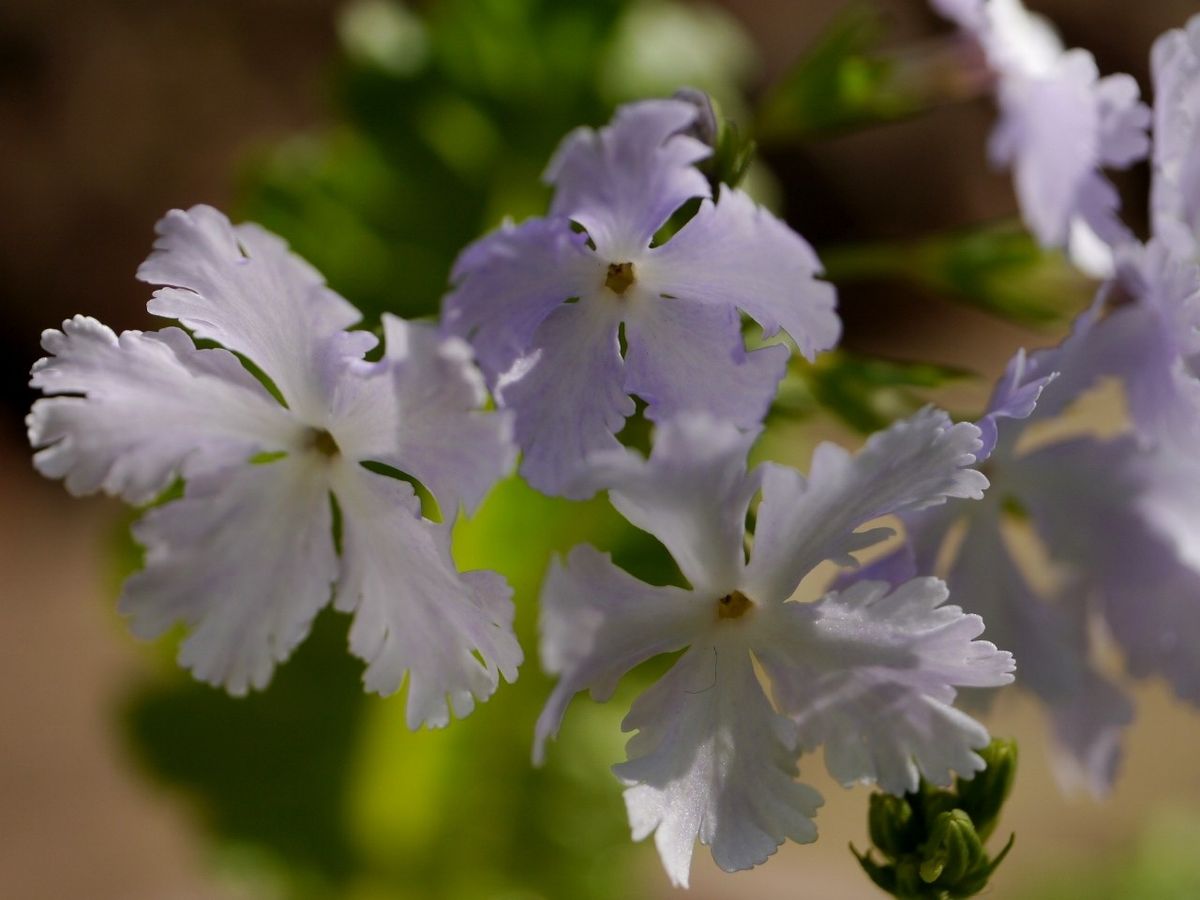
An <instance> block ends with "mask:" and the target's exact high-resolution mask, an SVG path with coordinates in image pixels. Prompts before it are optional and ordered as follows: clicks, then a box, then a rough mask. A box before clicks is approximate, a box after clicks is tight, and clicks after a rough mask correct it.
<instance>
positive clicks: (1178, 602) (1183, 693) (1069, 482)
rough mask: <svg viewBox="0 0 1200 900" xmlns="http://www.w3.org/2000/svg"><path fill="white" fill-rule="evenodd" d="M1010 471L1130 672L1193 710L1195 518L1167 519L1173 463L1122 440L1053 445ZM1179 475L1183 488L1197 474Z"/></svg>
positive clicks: (1199, 623)
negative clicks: (1157, 679) (1163, 685)
mask: <svg viewBox="0 0 1200 900" xmlns="http://www.w3.org/2000/svg"><path fill="white" fill-rule="evenodd" d="M1157 466H1168V468H1167V469H1166V470H1164V471H1155V469H1156V467H1157ZM1014 468H1015V472H1014V484H1015V485H1016V487H1017V489H1018V490H1019V498H1020V500H1021V502H1022V503H1023V504H1025V505H1026V507H1027V508H1028V509H1029V511H1030V514H1031V515H1032V517H1033V521H1034V523H1035V525H1036V527H1037V530H1038V533H1039V534H1040V535H1041V537H1042V539H1043V541H1044V542H1045V544H1046V546H1047V547H1048V548H1049V550H1050V552H1051V554H1052V556H1054V558H1056V559H1058V560H1061V561H1063V562H1066V563H1068V564H1071V565H1073V566H1074V567H1075V568H1076V570H1077V571H1078V572H1079V573H1080V577H1081V579H1082V581H1083V585H1082V587H1081V588H1080V589H1079V591H1080V593H1085V592H1086V593H1088V594H1090V595H1091V596H1092V597H1093V598H1094V599H1095V601H1096V604H1097V606H1098V608H1099V609H1100V610H1101V611H1102V612H1103V614H1104V616H1105V619H1106V620H1107V622H1108V625H1109V630H1110V632H1111V633H1112V635H1113V638H1114V639H1115V640H1116V642H1117V644H1118V645H1119V646H1120V647H1121V648H1122V649H1123V650H1124V651H1125V655H1126V660H1127V664H1128V666H1129V669H1130V671H1131V672H1132V673H1133V674H1135V675H1138V676H1142V677H1144V676H1147V675H1152V674H1158V675H1162V676H1163V677H1164V678H1166V679H1167V680H1168V682H1169V683H1170V684H1171V686H1172V688H1173V689H1174V690H1175V692H1176V693H1177V694H1178V695H1179V696H1180V697H1181V698H1182V699H1185V700H1187V701H1189V702H1191V703H1193V704H1195V705H1198V706H1200V570H1197V569H1196V568H1194V567H1193V566H1192V565H1190V564H1189V562H1188V557H1189V555H1190V554H1189V552H1188V548H1189V547H1194V546H1195V545H1194V543H1193V542H1194V541H1196V537H1195V535H1196V529H1197V527H1198V526H1200V518H1198V517H1197V516H1196V514H1195V513H1193V514H1191V515H1190V516H1189V515H1187V514H1186V513H1184V512H1183V511H1182V509H1181V507H1180V506H1179V505H1178V504H1176V505H1175V506H1174V507H1173V508H1174V511H1175V513H1176V515H1174V516H1170V515H1166V514H1165V510H1166V508H1167V507H1165V506H1164V505H1163V504H1164V503H1165V501H1164V499H1163V495H1164V491H1165V490H1166V489H1167V488H1166V485H1167V483H1168V481H1169V479H1170V475H1171V468H1172V467H1171V463H1170V462H1169V461H1168V460H1166V459H1164V458H1163V457H1161V456H1158V455H1156V454H1148V453H1147V451H1145V449H1144V448H1143V447H1142V446H1140V445H1139V443H1138V442H1137V441H1136V440H1134V439H1132V438H1123V439H1119V440H1113V441H1107V442H1100V441H1094V440H1078V441H1071V442H1066V443H1062V444H1056V445H1054V446H1052V447H1049V448H1046V449H1043V450H1039V451H1037V452H1035V453H1031V454H1029V455H1027V456H1025V457H1022V458H1021V460H1020V461H1019V465H1018V466H1015V467H1014ZM1176 471H1179V472H1180V473H1181V474H1184V476H1185V478H1190V477H1193V476H1194V472H1195V466H1194V465H1184V466H1183V467H1182V469H1176ZM1159 478H1165V479H1167V480H1168V481H1163V482H1161V483H1158V482H1157V479H1159ZM1177 490H1182V491H1187V490H1190V487H1189V486H1188V485H1187V482H1186V481H1185V482H1184V485H1183V486H1181V487H1179V488H1177Z"/></svg>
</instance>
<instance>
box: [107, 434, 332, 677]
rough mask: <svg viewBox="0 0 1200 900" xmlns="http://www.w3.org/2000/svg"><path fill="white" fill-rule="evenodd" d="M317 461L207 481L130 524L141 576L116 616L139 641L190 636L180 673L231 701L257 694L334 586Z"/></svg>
mask: <svg viewBox="0 0 1200 900" xmlns="http://www.w3.org/2000/svg"><path fill="white" fill-rule="evenodd" d="M322 465H323V460H321V459H320V458H318V457H317V456H316V455H315V454H296V455H294V456H290V457H288V458H286V459H282V460H276V461H275V462H272V463H268V464H263V465H246V466H240V467H238V468H235V469H232V470H230V469H227V470H224V471H220V472H210V473H206V474H204V475H202V476H200V477H197V478H194V479H192V480H190V481H189V482H188V485H187V492H186V494H185V495H184V497H183V499H181V500H176V501H174V502H172V503H168V504H167V505H165V506H160V507H157V508H155V509H152V510H150V512H148V513H147V514H146V515H145V516H144V517H143V518H142V520H141V521H139V522H138V523H137V525H135V526H134V537H135V538H136V539H137V541H138V543H140V544H142V545H143V546H144V547H145V548H146V567H145V569H144V570H143V571H141V572H139V573H137V574H136V575H134V576H133V577H131V578H130V579H129V581H128V582H126V585H125V590H124V594H123V595H122V597H121V603H120V610H121V612H122V613H123V614H124V615H127V616H129V617H130V620H131V622H130V625H131V627H132V629H133V631H134V633H135V634H137V635H138V636H139V637H144V638H152V637H157V636H159V635H161V634H163V633H164V632H165V631H167V630H168V629H170V628H171V627H172V626H173V625H174V624H175V623H177V622H183V623H185V624H186V625H187V626H189V628H190V629H191V633H190V634H189V635H188V637H187V638H186V639H185V640H184V642H183V644H182V646H181V647H180V651H179V662H180V665H182V666H184V667H185V668H187V669H190V670H191V671H192V674H194V675H195V676H196V678H198V679H200V680H201V681H205V682H208V683H209V684H212V685H218V686H223V687H225V689H226V690H228V691H229V692H230V693H231V694H235V695H241V694H245V693H246V692H247V691H248V690H249V689H251V688H254V689H260V690H261V689H262V688H264V687H266V685H267V683H268V682H269V681H270V679H271V674H272V672H273V671H274V669H275V665H276V664H277V663H280V662H283V661H284V660H285V659H287V658H288V656H289V655H290V654H291V652H292V650H294V649H295V647H296V646H297V645H298V644H299V643H300V642H301V641H302V640H303V639H304V638H305V636H306V635H307V634H308V630H309V627H310V625H311V624H312V620H313V618H314V617H315V616H316V614H317V612H318V611H319V610H320V609H321V607H323V606H324V605H325V604H326V603H328V602H329V597H330V590H331V587H332V584H333V582H334V581H335V579H336V578H337V565H338V563H337V555H336V553H335V551H334V545H333V515H332V511H331V508H330V500H329V482H328V479H327V478H326V477H325V475H324V472H323V471H322V469H321V467H322Z"/></svg>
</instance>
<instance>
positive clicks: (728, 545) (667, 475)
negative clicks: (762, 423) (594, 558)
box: [592, 416, 759, 601]
mask: <svg viewBox="0 0 1200 900" xmlns="http://www.w3.org/2000/svg"><path fill="white" fill-rule="evenodd" d="M758 433H759V431H758V429H754V430H752V431H748V432H743V431H740V430H738V429H737V428H736V427H734V426H733V425H731V424H729V423H728V422H723V421H720V420H717V419H713V418H710V417H708V416H681V417H679V418H677V419H672V420H671V421H669V422H667V423H664V424H662V425H660V426H658V429H657V431H656V433H655V437H654V448H653V450H652V452H651V454H650V458H649V459H648V460H643V459H642V458H641V457H640V456H638V455H636V454H633V453H623V454H614V455H613V456H609V457H605V456H600V457H593V461H592V465H593V466H594V470H593V475H594V477H595V478H596V479H597V481H598V482H599V483H602V484H605V485H607V486H610V487H611V490H610V491H609V498H610V499H611V500H612V504H613V506H615V507H616V508H617V510H618V511H619V512H620V513H621V515H623V516H624V517H625V518H626V519H628V520H629V521H630V522H632V523H633V524H634V525H636V526H637V527H638V528H641V529H643V530H645V531H648V532H650V534H652V535H654V536H655V537H656V538H658V539H659V540H660V541H662V543H663V544H664V545H665V546H666V548H667V549H668V550H669V551H670V552H671V556H673V557H674V558H675V561H676V562H677V563H678V564H679V568H680V570H681V571H682V572H683V574H684V577H685V578H687V580H688V581H689V582H690V583H691V585H692V587H693V588H695V589H696V591H698V592H700V593H702V594H706V595H709V596H708V599H710V600H714V601H715V600H716V599H717V598H718V597H720V596H722V595H723V594H726V593H728V592H729V591H731V590H733V589H734V588H736V587H737V586H738V584H739V581H740V578H741V574H742V570H743V569H744V568H745V565H746V551H745V534H746V512H747V510H748V508H749V506H750V500H751V498H752V497H753V496H754V494H755V493H756V492H757V491H758V488H759V477H758V473H757V472H755V473H751V474H747V472H746V455H747V453H749V451H750V447H751V446H752V445H753V444H754V441H755V439H756V438H757V437H758Z"/></svg>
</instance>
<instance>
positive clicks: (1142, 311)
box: [1052, 17, 1200, 447]
mask: <svg viewBox="0 0 1200 900" xmlns="http://www.w3.org/2000/svg"><path fill="white" fill-rule="evenodd" d="M1198 52H1200V17H1197V18H1196V19H1195V20H1193V23H1192V24H1191V26H1189V30H1188V31H1180V30H1175V31H1170V32H1168V33H1167V34H1165V35H1163V37H1161V38H1160V39H1159V40H1158V42H1157V43H1156V44H1155V48H1154V53H1153V64H1154V80H1155V84H1156V87H1157V94H1156V97H1155V107H1154V115H1155V123H1156V124H1155V145H1154V155H1153V163H1154V165H1153V181H1152V199H1153V202H1152V210H1151V212H1152V216H1151V219H1152V224H1153V234H1152V238H1151V240H1150V241H1149V242H1148V243H1147V244H1145V245H1142V244H1140V243H1138V242H1136V241H1133V240H1132V239H1131V240H1129V241H1128V242H1127V243H1125V244H1124V245H1123V246H1121V247H1119V248H1118V249H1117V252H1116V266H1115V274H1114V277H1113V278H1112V279H1111V280H1110V282H1109V283H1108V284H1106V285H1105V286H1104V288H1103V289H1102V290H1101V291H1100V294H1099V295H1098V297H1097V299H1096V302H1095V303H1094V304H1093V306H1092V308H1091V309H1090V310H1088V311H1087V312H1086V313H1085V314H1084V315H1082V316H1080V318H1079V319H1078V321H1077V322H1076V323H1075V326H1074V330H1073V333H1072V335H1071V337H1070V338H1069V339H1068V340H1067V342H1066V343H1065V344H1064V345H1063V346H1062V347H1061V348H1059V349H1058V350H1056V351H1055V355H1056V358H1057V360H1058V362H1057V363H1056V365H1058V366H1059V367H1060V368H1061V369H1062V372H1063V376H1064V383H1063V384H1061V385H1059V386H1058V387H1057V388H1056V389H1055V391H1054V394H1053V398H1052V399H1053V401H1054V402H1055V403H1056V404H1057V405H1059V406H1061V405H1065V404H1066V403H1069V402H1071V401H1072V400H1073V399H1074V398H1075V397H1077V396H1078V395H1079V394H1080V393H1081V392H1082V391H1084V390H1086V389H1087V388H1088V387H1089V386H1090V385H1092V384H1093V383H1095V381H1096V380H1097V379H1098V378H1101V377H1105V376H1107V377H1115V378H1119V379H1120V380H1121V382H1122V384H1123V386H1124V389H1125V393H1126V399H1127V401H1128V407H1129V413H1130V417H1131V419H1132V420H1133V423H1134V424H1135V425H1136V426H1137V435H1138V437H1139V439H1141V440H1142V441H1143V442H1146V443H1161V442H1163V441H1168V442H1171V443H1174V444H1177V445H1180V446H1185V447H1186V446H1194V445H1195V443H1196V442H1197V441H1198V440H1200V378H1198V375H1200V230H1198V229H1200V164H1198V163H1197V162H1196V160H1197V158H1198V157H1197V154H1196V152H1195V140H1196V138H1197V137H1198V136H1200V128H1198V121H1200V56H1198V55H1197V54H1198Z"/></svg>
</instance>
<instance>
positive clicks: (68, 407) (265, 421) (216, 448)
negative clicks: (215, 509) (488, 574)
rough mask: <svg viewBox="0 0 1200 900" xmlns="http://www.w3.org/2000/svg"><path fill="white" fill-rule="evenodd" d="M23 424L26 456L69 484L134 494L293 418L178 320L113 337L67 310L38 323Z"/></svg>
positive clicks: (224, 457) (288, 431)
mask: <svg viewBox="0 0 1200 900" xmlns="http://www.w3.org/2000/svg"><path fill="white" fill-rule="evenodd" d="M42 347H43V348H44V349H45V350H46V352H47V353H49V354H50V355H49V356H47V357H45V358H43V359H41V360H39V361H38V362H37V363H36V364H35V365H34V367H33V377H32V380H31V382H30V383H31V384H32V386H33V387H35V388H38V389H40V390H41V391H43V392H44V393H46V394H48V395H51V396H49V397H47V398H44V399H41V400H38V401H37V402H36V403H34V405H33V411H32V412H31V413H30V414H29V417H28V419H27V424H28V426H29V441H30V443H31V444H32V445H33V447H34V448H35V449H37V453H36V454H35V455H34V465H35V466H37V469H38V471H39V472H41V473H42V474H43V475H45V476H46V477H48V478H62V479H64V481H65V483H66V487H67V490H69V491H70V492H71V493H73V494H90V493H94V492H95V491H100V490H102V491H104V492H106V493H109V494H115V495H118V496H120V497H123V498H124V499H126V500H128V501H129V502H131V503H145V502H146V501H149V500H151V499H153V498H154V497H155V496H156V495H157V494H158V493H160V492H161V491H162V490H163V489H165V488H166V487H167V486H168V485H170V484H171V482H172V481H174V480H175V479H176V478H177V477H180V476H184V477H191V476H193V475H198V474H200V473H202V472H207V471H212V470H214V469H220V468H224V467H226V466H229V465H232V464H235V463H241V462H245V461H246V460H247V459H249V458H250V457H251V456H253V455H254V454H255V453H258V452H262V451H278V450H286V449H289V448H290V447H292V446H293V445H294V444H295V442H296V440H297V438H298V436H299V434H300V431H301V429H300V428H298V427H297V426H296V425H295V424H293V423H292V422H291V421H290V420H289V418H288V415H287V411H286V410H285V409H283V407H281V406H280V405H279V404H278V403H277V402H276V401H275V400H274V399H273V398H272V397H271V396H270V394H268V393H267V392H266V391H265V390H264V389H263V388H262V386H261V385H260V384H259V383H258V382H257V381H256V380H255V379H254V377H253V376H252V375H250V373H249V372H247V371H246V370H245V368H243V366H242V364H241V363H240V362H238V360H237V358H236V357H235V356H234V355H233V354H232V353H229V352H228V351H225V350H198V349H196V346H195V344H193V343H192V339H191V338H190V337H188V335H187V334H186V333H185V332H183V331H181V330H180V329H178V328H166V329H163V330H162V331H160V332H148V333H147V332H141V331H126V332H124V333H123V334H121V335H120V337H118V336H117V335H116V334H114V333H113V332H112V330H111V329H109V328H107V327H106V326H104V325H101V324H100V323H99V322H97V321H96V320H95V319H91V318H87V317H85V316H76V317H75V318H73V319H68V320H67V321H66V322H64V323H63V328H62V331H55V330H47V331H46V332H45V333H44V334H43V335H42Z"/></svg>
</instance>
